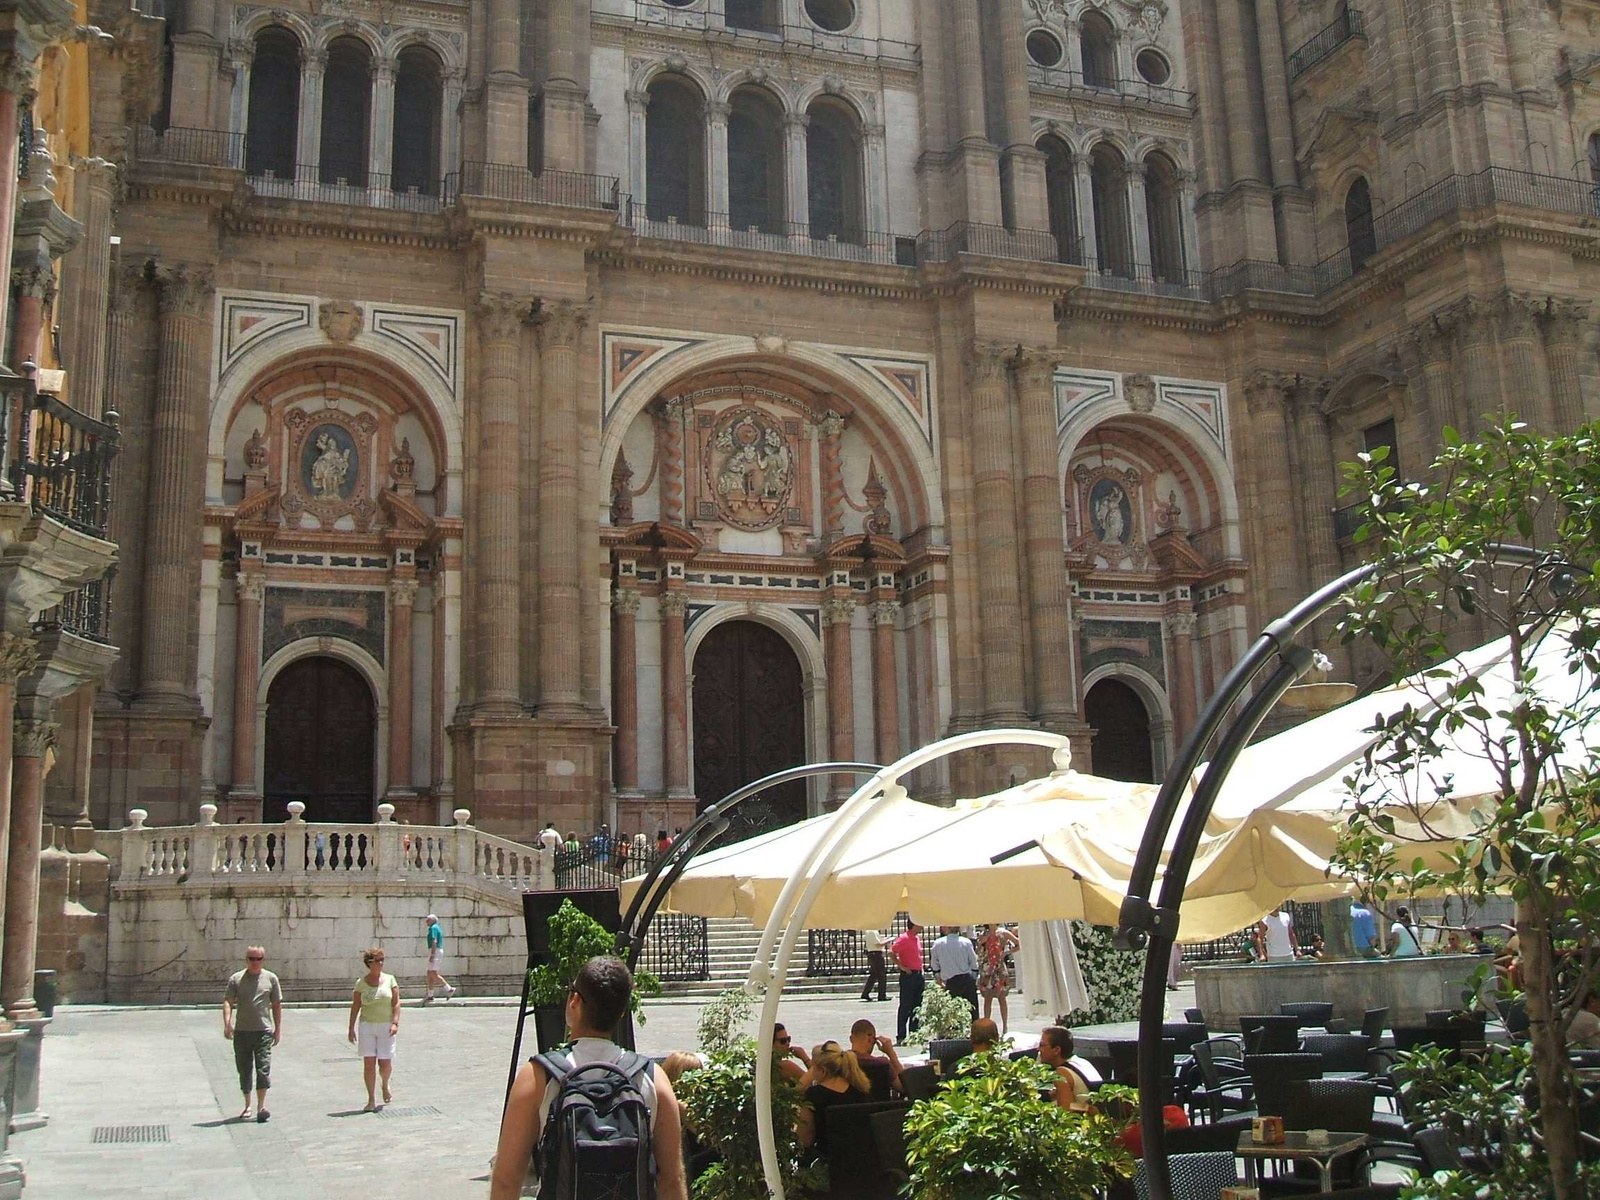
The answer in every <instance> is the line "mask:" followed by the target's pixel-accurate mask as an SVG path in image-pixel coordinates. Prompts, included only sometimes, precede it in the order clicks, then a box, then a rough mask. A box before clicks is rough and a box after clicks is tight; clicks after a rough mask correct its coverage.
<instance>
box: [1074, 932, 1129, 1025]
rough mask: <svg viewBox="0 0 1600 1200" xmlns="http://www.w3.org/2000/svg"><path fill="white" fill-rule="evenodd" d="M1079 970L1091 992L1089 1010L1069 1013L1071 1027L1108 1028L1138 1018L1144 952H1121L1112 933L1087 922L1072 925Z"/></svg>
mask: <svg viewBox="0 0 1600 1200" xmlns="http://www.w3.org/2000/svg"><path fill="white" fill-rule="evenodd" d="M1072 940H1073V942H1074V943H1075V944H1076V946H1077V948H1078V967H1079V969H1080V970H1081V971H1082V972H1083V985H1084V987H1085V988H1086V989H1087V990H1088V992H1089V1007H1088V1008H1081V1009H1078V1010H1077V1011H1075V1012H1071V1013H1068V1014H1066V1016H1067V1024H1068V1025H1105V1024H1109V1023H1111V1022H1113V1021H1136V1020H1138V1018H1139V987H1140V984H1141V983H1142V982H1143V979H1144V951H1142V950H1118V949H1117V946H1116V942H1115V941H1114V940H1113V931H1112V930H1111V929H1110V928H1109V927H1108V926H1105V925H1090V924H1089V923H1088V922H1086V921H1074V922H1073V923H1072Z"/></svg>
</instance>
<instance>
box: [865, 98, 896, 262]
mask: <svg viewBox="0 0 1600 1200" xmlns="http://www.w3.org/2000/svg"><path fill="white" fill-rule="evenodd" d="M861 143H862V147H861V148H862V169H863V171H864V173H865V179H864V180H863V190H864V191H865V192H866V222H867V228H866V232H867V233H869V234H873V233H875V234H878V235H879V236H880V237H887V236H888V233H889V177H888V165H887V164H888V148H887V143H886V131H885V129H884V127H883V126H882V125H863V126H862V127H861ZM886 248H887V249H888V250H889V251H890V253H893V250H894V246H893V243H892V241H891V243H890V245H889V246H888V247H886Z"/></svg>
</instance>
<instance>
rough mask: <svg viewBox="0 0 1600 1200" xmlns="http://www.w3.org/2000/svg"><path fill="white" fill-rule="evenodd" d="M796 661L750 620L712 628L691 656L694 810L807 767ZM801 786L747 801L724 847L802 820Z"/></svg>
mask: <svg viewBox="0 0 1600 1200" xmlns="http://www.w3.org/2000/svg"><path fill="white" fill-rule="evenodd" d="M805 720H806V714H805V693H804V691H803V689H802V686H801V676H800V661H799V660H798V659H797V658H796V657H795V654H794V651H793V650H791V649H790V648H789V644H788V643H787V642H786V641H784V640H783V635H782V634H780V633H778V632H777V631H776V630H773V629H770V628H768V627H767V626H765V625H761V624H758V623H756V622H754V621H728V622H725V623H723V624H721V625H718V626H717V627H716V628H715V629H713V630H712V631H711V632H710V633H709V634H707V635H706V640H705V641H703V642H702V643H700V648H699V650H698V651H696V653H695V656H694V725H693V737H694V790H695V795H696V797H698V801H699V807H701V808H704V807H705V806H706V805H708V804H714V803H716V802H717V801H718V800H720V799H722V798H723V797H724V796H726V795H727V794H728V793H729V792H731V791H733V789H734V788H736V787H740V786H742V785H744V784H746V783H750V782H753V781H754V780H756V779H759V778H761V777H762V776H763V775H770V774H772V773H773V772H774V771H781V770H783V769H784V768H786V767H797V766H799V765H800V764H802V763H804V762H805V761H806V733H805ZM805 815H806V785H805V782H804V781H803V780H802V781H796V782H794V783H787V784H783V785H782V786H781V787H777V788H772V789H770V790H768V791H766V792H764V793H762V794H761V795H758V796H753V797H751V798H750V799H749V800H746V801H745V802H744V803H743V804H741V805H740V806H739V807H738V808H737V809H735V810H734V812H733V814H732V826H731V828H730V830H729V832H728V833H726V834H724V835H723V838H722V841H723V842H724V843H726V842H730V841H736V840H738V839H740V838H745V837H751V836H753V835H754V834H757V833H762V832H764V831H766V830H768V829H778V828H781V827H782V826H784V825H792V824H793V823H794V822H796V821H799V820H803V819H804V817H805Z"/></svg>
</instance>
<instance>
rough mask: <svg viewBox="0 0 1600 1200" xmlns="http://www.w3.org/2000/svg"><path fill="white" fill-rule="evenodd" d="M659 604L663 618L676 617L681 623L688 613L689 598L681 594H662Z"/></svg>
mask: <svg viewBox="0 0 1600 1200" xmlns="http://www.w3.org/2000/svg"><path fill="white" fill-rule="evenodd" d="M660 604H661V615H662V616H663V617H676V618H678V619H679V620H680V621H681V620H682V619H683V617H684V614H685V613H687V612H688V611H689V597H687V596H685V595H684V594H683V593H682V592H662V593H661V601H660Z"/></svg>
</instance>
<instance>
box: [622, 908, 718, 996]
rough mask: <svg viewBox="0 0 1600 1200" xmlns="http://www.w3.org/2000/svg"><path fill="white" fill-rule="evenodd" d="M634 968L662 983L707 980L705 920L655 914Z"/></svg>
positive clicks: (708, 961) (708, 948)
mask: <svg viewBox="0 0 1600 1200" xmlns="http://www.w3.org/2000/svg"><path fill="white" fill-rule="evenodd" d="M633 965H634V966H635V967H639V968H642V969H643V970H646V971H649V972H651V973H652V974H653V975H655V976H656V978H657V979H660V980H661V981H662V982H664V983H692V982H695V981H698V980H706V979H710V978H711V938H710V934H709V932H708V926H707V923H706V919H705V918H704V917H691V916H689V915H687V914H685V913H657V914H656V915H655V918H654V919H653V920H652V921H651V922H650V931H649V933H648V934H646V935H645V939H644V945H643V946H641V947H639V954H638V956H637V957H636V958H635V959H634V964H633Z"/></svg>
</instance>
